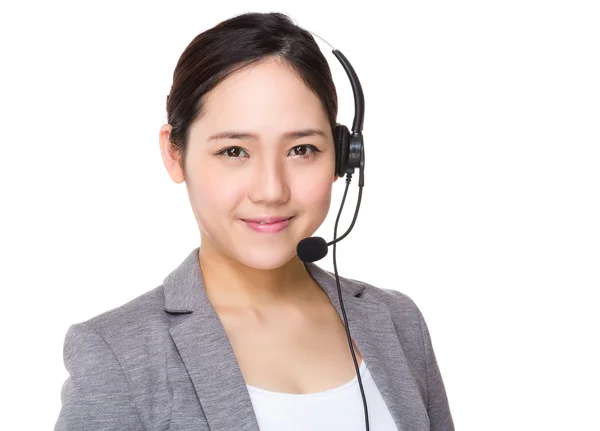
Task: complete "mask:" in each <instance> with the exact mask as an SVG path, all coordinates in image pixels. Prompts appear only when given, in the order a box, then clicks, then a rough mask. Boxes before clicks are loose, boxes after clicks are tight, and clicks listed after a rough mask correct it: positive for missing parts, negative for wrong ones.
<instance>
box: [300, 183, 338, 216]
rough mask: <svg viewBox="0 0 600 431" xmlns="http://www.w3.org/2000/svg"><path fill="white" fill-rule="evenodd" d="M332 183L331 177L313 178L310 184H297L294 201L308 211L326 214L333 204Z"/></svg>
mask: <svg viewBox="0 0 600 431" xmlns="http://www.w3.org/2000/svg"><path fill="white" fill-rule="evenodd" d="M332 181H333V179H332V178H330V177H329V176H327V177H322V178H315V177H313V178H312V180H311V181H310V182H303V183H300V184H297V187H296V188H295V193H294V200H295V201H296V202H297V203H300V204H301V205H302V206H303V207H304V208H305V209H307V210H313V211H315V210H316V211H325V212H326V211H327V210H328V209H329V205H330V203H331V189H332Z"/></svg>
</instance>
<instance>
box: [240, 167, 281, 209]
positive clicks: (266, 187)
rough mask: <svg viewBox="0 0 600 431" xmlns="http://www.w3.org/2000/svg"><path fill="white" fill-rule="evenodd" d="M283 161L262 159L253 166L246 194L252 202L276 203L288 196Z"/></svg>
mask: <svg viewBox="0 0 600 431" xmlns="http://www.w3.org/2000/svg"><path fill="white" fill-rule="evenodd" d="M284 165H285V163H284V162H283V161H280V160H273V159H270V158H269V160H267V159H266V158H265V159H263V160H262V161H261V162H260V163H257V164H256V165H255V166H254V169H253V172H252V179H251V181H250V184H249V191H248V196H249V198H250V200H251V201H252V202H253V203H257V204H258V203H260V204H264V205H278V204H282V203H285V202H287V201H288V200H289V198H290V189H289V185H288V183H287V173H286V170H285V166H284Z"/></svg>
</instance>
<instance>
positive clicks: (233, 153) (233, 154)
mask: <svg viewBox="0 0 600 431" xmlns="http://www.w3.org/2000/svg"><path fill="white" fill-rule="evenodd" d="M240 153H244V154H246V155H245V156H240ZM217 155H218V156H223V157H225V158H226V159H227V160H232V159H246V158H248V153H247V152H246V150H244V149H243V148H241V147H228V148H225V149H224V150H222V151H220V152H218V153H217Z"/></svg>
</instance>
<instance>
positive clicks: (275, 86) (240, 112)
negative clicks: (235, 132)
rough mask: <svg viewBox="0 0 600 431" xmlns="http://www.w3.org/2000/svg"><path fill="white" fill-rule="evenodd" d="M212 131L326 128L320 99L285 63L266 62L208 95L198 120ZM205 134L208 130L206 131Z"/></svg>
mask: <svg viewBox="0 0 600 431" xmlns="http://www.w3.org/2000/svg"><path fill="white" fill-rule="evenodd" d="M198 122H199V123H200V124H202V125H204V126H206V128H208V129H210V131H214V129H215V128H217V129H218V128H232V127H239V128H246V129H265V130H273V131H274V129H278V130H280V129H294V128H300V127H315V128H317V127H321V128H323V129H327V125H328V118H327V114H326V112H325V109H324V108H323V106H322V104H321V101H320V99H319V98H318V97H317V96H316V95H315V94H314V93H313V92H312V91H311V89H310V88H309V87H308V86H307V85H306V84H305V83H304V82H303V81H302V79H301V78H300V77H299V76H298V75H297V73H296V72H295V71H294V70H293V69H292V68H291V66H289V65H288V64H287V63H285V62H283V61H282V60H280V59H267V60H262V61H260V62H257V63H253V64H251V65H249V66H246V67H244V68H242V69H241V70H239V71H237V72H235V73H233V74H232V75H230V76H229V77H227V78H226V79H225V80H223V81H222V82H221V83H220V84H219V85H217V86H216V87H215V88H214V89H213V90H212V91H211V92H210V93H208V95H207V97H206V99H205V104H204V108H203V115H202V116H201V118H200V119H199V121H198ZM207 133H208V130H207Z"/></svg>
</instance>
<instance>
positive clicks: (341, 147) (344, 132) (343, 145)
mask: <svg viewBox="0 0 600 431" xmlns="http://www.w3.org/2000/svg"><path fill="white" fill-rule="evenodd" d="M333 138H334V140H333V141H334V144H335V174H336V175H337V176H338V177H340V178H343V177H344V175H346V166H347V165H348V153H349V152H350V131H349V130H348V128H347V127H346V126H344V125H341V124H338V125H337V126H335V130H334V136H333Z"/></svg>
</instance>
